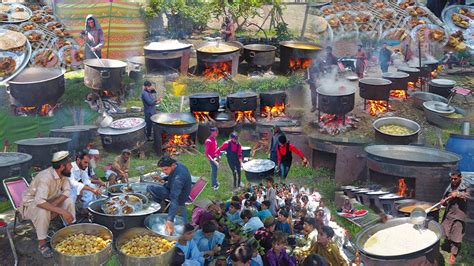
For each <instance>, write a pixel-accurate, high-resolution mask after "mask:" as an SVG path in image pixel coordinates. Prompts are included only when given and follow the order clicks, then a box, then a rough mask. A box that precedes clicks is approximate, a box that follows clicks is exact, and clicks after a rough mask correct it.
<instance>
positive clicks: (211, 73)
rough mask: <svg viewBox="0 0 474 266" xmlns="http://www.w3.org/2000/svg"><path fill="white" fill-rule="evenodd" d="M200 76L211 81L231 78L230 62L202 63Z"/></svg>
mask: <svg viewBox="0 0 474 266" xmlns="http://www.w3.org/2000/svg"><path fill="white" fill-rule="evenodd" d="M202 75H203V76H204V77H206V78H209V79H212V80H219V79H223V78H232V61H227V62H218V63H207V62H206V63H204V70H203V71H202Z"/></svg>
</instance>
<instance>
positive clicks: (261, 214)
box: [255, 200, 272, 222]
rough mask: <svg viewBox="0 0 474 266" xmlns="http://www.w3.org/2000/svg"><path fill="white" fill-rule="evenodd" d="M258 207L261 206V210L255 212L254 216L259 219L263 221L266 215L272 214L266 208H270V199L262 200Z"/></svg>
mask: <svg viewBox="0 0 474 266" xmlns="http://www.w3.org/2000/svg"><path fill="white" fill-rule="evenodd" d="M260 207H261V208H262V210H261V211H259V212H257V214H256V215H255V216H257V217H258V218H260V220H261V221H262V222H263V221H264V220H265V219H266V218H267V217H270V216H272V213H271V212H270V210H268V208H270V201H268V200H264V201H263V202H262V204H261V205H260Z"/></svg>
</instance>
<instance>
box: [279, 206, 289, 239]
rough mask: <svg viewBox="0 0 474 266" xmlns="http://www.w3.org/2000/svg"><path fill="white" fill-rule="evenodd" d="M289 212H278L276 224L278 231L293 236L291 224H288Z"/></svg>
mask: <svg viewBox="0 0 474 266" xmlns="http://www.w3.org/2000/svg"><path fill="white" fill-rule="evenodd" d="M288 216H289V215H288V212H287V211H286V210H283V209H282V210H280V211H279V212H278V221H277V224H276V230H277V231H282V232H284V233H286V234H288V235H292V230H291V227H290V224H289V223H288Z"/></svg>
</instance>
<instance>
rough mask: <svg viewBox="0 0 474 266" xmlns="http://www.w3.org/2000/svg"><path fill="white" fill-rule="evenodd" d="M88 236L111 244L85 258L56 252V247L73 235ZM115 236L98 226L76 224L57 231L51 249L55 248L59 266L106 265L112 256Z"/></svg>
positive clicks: (52, 239) (84, 256)
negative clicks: (93, 236) (96, 237)
mask: <svg viewBox="0 0 474 266" xmlns="http://www.w3.org/2000/svg"><path fill="white" fill-rule="evenodd" d="M78 234H88V235H95V236H100V237H101V238H103V239H104V240H110V243H109V244H108V245H107V246H106V247H105V248H104V249H102V250H101V251H99V252H97V253H95V254H90V255H83V256H72V255H66V254H63V253H61V252H59V251H57V250H56V246H57V245H58V244H59V243H60V242H61V241H63V240H65V239H66V238H67V237H69V236H71V235H78ZM112 239H113V235H112V232H110V230H109V229H107V228H106V227H104V226H101V225H98V224H88V223H83V224H74V225H69V226H66V227H64V228H62V229H60V230H59V231H57V232H56V233H55V234H54V235H53V237H52V238H51V247H52V248H53V253H54V259H55V261H56V263H57V264H58V265H73V266H75V265H77V266H82V265H102V264H105V263H106V262H107V261H108V260H109V258H110V256H111V255H112Z"/></svg>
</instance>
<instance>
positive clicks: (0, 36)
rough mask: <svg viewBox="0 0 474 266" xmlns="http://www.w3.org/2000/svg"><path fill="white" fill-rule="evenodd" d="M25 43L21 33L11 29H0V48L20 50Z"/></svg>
mask: <svg viewBox="0 0 474 266" xmlns="http://www.w3.org/2000/svg"><path fill="white" fill-rule="evenodd" d="M25 44H26V37H25V35H23V33H20V32H17V31H11V30H0V50H4V51H22V50H23V49H24V47H25Z"/></svg>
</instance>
